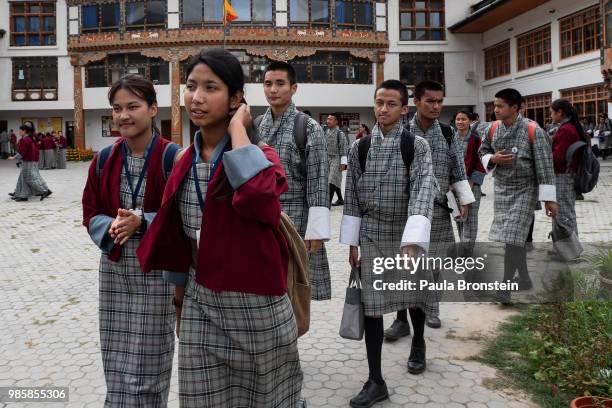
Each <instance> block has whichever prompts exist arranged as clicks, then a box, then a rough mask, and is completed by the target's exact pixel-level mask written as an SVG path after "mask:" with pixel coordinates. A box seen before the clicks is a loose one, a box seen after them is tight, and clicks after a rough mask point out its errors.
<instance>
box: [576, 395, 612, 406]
mask: <svg viewBox="0 0 612 408" xmlns="http://www.w3.org/2000/svg"><path fill="white" fill-rule="evenodd" d="M570 408H612V399H611V398H605V397H591V396H585V397H578V398H576V399H574V400H572V402H571V404H570Z"/></svg>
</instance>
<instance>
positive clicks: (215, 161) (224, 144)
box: [191, 133, 230, 213]
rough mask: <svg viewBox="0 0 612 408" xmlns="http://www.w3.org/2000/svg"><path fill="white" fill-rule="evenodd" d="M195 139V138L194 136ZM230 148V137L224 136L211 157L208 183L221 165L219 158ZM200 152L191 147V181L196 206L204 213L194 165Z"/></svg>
mask: <svg viewBox="0 0 612 408" xmlns="http://www.w3.org/2000/svg"><path fill="white" fill-rule="evenodd" d="M196 137H197V136H196ZM229 146H230V137H229V134H227V133H226V134H225V136H223V139H222V140H221V141H220V142H219V144H218V145H217V146H216V147H215V150H214V151H213V154H212V157H211V163H212V168H211V170H210V177H209V179H208V181H209V182H210V181H212V179H213V177H214V175H215V171H216V170H217V167H218V166H219V163H221V158H222V157H223V152H225V151H226V150H227V149H228V147H229ZM199 155H200V152H199V151H198V149H197V148H196V145H195V144H194V146H193V159H192V162H191V171H192V173H193V180H194V182H195V189H196V195H197V196H198V204H200V210H201V211H202V213H204V197H203V196H202V189H201V188H200V179H199V178H198V169H197V167H196V163H197V161H198V156H199Z"/></svg>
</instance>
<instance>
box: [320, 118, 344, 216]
mask: <svg viewBox="0 0 612 408" xmlns="http://www.w3.org/2000/svg"><path fill="white" fill-rule="evenodd" d="M325 136H326V138H327V160H328V162H329V202H330V204H331V205H333V206H338V205H343V204H344V200H343V199H342V172H343V171H345V170H346V168H347V159H346V155H347V152H348V145H347V141H346V136H345V134H344V132H342V131H341V130H340V129H339V128H338V114H335V113H332V114H331V115H329V116H327V132H326V133H325ZM334 193H336V195H337V196H338V201H336V202H334V203H333V204H332V199H333V198H334Z"/></svg>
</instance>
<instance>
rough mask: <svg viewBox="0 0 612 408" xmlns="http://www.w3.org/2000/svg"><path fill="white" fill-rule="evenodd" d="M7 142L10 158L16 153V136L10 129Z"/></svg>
mask: <svg viewBox="0 0 612 408" xmlns="http://www.w3.org/2000/svg"><path fill="white" fill-rule="evenodd" d="M9 141H10V147H11V152H10V156H14V155H15V153H17V135H16V134H15V132H13V129H11V131H10V132H9Z"/></svg>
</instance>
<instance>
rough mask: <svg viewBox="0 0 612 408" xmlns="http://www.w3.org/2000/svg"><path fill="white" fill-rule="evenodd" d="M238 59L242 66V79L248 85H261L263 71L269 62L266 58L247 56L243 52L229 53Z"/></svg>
mask: <svg viewBox="0 0 612 408" xmlns="http://www.w3.org/2000/svg"><path fill="white" fill-rule="evenodd" d="M230 52H231V53H232V54H234V55H235V56H236V58H238V61H240V64H241V65H242V72H244V79H245V81H246V82H249V83H258V84H261V83H263V80H264V71H265V70H266V67H267V66H268V64H269V63H270V62H272V61H270V60H269V59H268V58H266V57H259V56H255V55H249V54H247V53H246V52H245V51H230Z"/></svg>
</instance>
